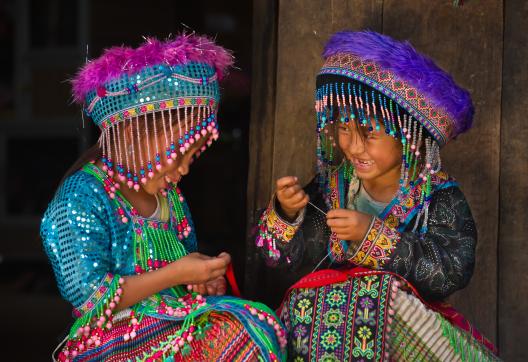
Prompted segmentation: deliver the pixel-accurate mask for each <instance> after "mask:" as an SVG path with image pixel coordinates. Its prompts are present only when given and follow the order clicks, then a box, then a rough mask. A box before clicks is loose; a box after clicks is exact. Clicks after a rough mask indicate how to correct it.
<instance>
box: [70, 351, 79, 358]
mask: <svg viewBox="0 0 528 362" xmlns="http://www.w3.org/2000/svg"><path fill="white" fill-rule="evenodd" d="M78 354H79V353H78V352H77V351H75V350H74V351H72V353H71V355H72V357H74V358H75V357H77V355H78Z"/></svg>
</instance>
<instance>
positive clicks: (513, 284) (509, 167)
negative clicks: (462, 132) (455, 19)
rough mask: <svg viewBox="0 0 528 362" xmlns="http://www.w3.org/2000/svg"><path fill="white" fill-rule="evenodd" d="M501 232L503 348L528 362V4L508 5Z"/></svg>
mask: <svg viewBox="0 0 528 362" xmlns="http://www.w3.org/2000/svg"><path fill="white" fill-rule="evenodd" d="M504 11H505V16H504V60H503V62H504V63H503V72H502V77H503V78H502V79H503V82H502V84H503V86H502V120H501V150H500V152H501V153H500V154H501V158H500V165H501V167H500V229H499V230H500V232H499V298H498V300H499V306H498V308H499V311H498V313H499V326H498V327H499V349H500V351H501V357H502V358H503V359H504V360H505V361H527V360H528V349H527V348H526V346H525V345H524V344H523V343H520V342H521V341H523V340H526V328H527V327H528V314H527V313H526V307H527V304H528V303H527V302H526V301H528V274H527V273H526V270H525V269H526V260H528V243H527V242H526V237H527V235H528V224H527V222H526V221H527V220H528V209H527V208H526V205H528V184H527V183H526V180H527V179H528V144H527V143H526V141H527V140H528V128H527V127H526V115H525V113H524V112H525V111H526V110H527V109H528V91H527V90H526V84H528V61H527V59H528V48H527V47H526V44H528V32H527V30H528V4H527V3H526V1H522V0H511V1H507V2H505V9H504Z"/></svg>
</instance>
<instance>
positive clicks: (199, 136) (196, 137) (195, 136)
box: [194, 133, 202, 141]
mask: <svg viewBox="0 0 528 362" xmlns="http://www.w3.org/2000/svg"><path fill="white" fill-rule="evenodd" d="M201 137H202V136H201V135H200V134H198V133H197V134H195V135H194V139H195V140H197V141H198V140H199V139H200V138H201Z"/></svg>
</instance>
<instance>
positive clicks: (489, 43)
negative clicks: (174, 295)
mask: <svg viewBox="0 0 528 362" xmlns="http://www.w3.org/2000/svg"><path fill="white" fill-rule="evenodd" d="M253 4H254V9H253V12H254V14H253V30H254V33H253V85H252V91H253V95H252V119H251V127H250V165H249V169H250V171H249V180H248V218H249V221H250V224H253V225H254V223H255V215H256V210H257V209H259V208H263V207H265V206H266V204H267V202H268V200H269V198H270V196H271V194H272V192H273V183H274V180H275V179H276V178H278V177H281V176H284V175H290V174H294V175H297V176H298V177H299V178H300V179H301V180H302V181H303V182H307V181H308V180H309V179H310V178H311V177H312V176H313V172H314V171H313V170H314V162H315V131H314V129H315V115H314V111H313V92H314V88H315V75H316V73H317V71H318V69H319V67H320V66H321V57H320V54H321V51H322V48H323V45H324V43H325V42H326V40H327V39H328V37H329V36H330V34H332V33H333V32H335V31H338V30H345V29H349V30H360V29H366V28H368V29H372V30H375V31H378V32H382V33H384V34H388V35H390V36H392V37H394V38H397V39H402V40H403V39H408V40H410V41H411V43H412V44H413V45H414V46H415V47H416V48H417V49H418V50H420V51H422V52H424V53H425V54H428V55H429V56H431V57H432V58H433V59H435V60H436V61H437V63H438V64H439V65H440V66H441V67H442V68H444V69H446V70H448V71H449V72H450V73H451V74H453V76H454V78H455V79H456V80H457V81H458V82H459V83H460V84H461V85H462V86H463V87H465V88H467V89H468V90H469V91H470V92H471V94H472V96H473V101H474V103H475V107H476V115H475V121H474V127H473V129H472V130H471V131H470V132H469V133H468V134H465V135H463V136H461V137H459V139H458V140H456V141H455V142H452V143H451V144H449V145H448V146H447V147H446V148H445V149H444V150H443V161H444V164H445V165H446V169H447V170H448V172H449V173H451V174H452V175H454V176H455V177H456V178H457V179H458V181H459V182H460V184H461V186H462V189H463V191H464V193H465V194H466V197H467V198H468V200H469V203H470V205H471V207H472V210H473V213H474V216H475V219H476V221H477V224H478V231H479V243H478V247H477V265H476V269H475V274H474V277H473V279H472V281H471V283H470V285H469V286H468V287H467V288H466V289H465V290H463V291H460V292H458V293H456V294H455V295H454V296H453V297H452V298H451V301H452V302H453V303H454V304H455V305H456V306H457V307H458V308H459V310H460V311H462V312H463V313H464V314H465V315H466V317H468V318H469V319H470V320H471V321H473V322H474V323H475V325H476V326H477V327H478V328H479V329H480V330H481V331H482V332H483V333H484V334H485V335H486V336H487V337H488V338H490V339H491V340H492V341H493V342H495V343H496V344H498V346H499V348H500V350H501V356H502V357H503V358H504V359H505V360H506V361H524V360H528V349H527V348H524V346H523V345H522V343H521V342H522V341H523V340H527V338H526V337H525V332H526V330H527V327H528V314H527V313H526V312H525V311H524V308H526V307H527V306H528V302H527V300H528V272H526V271H525V270H523V266H524V264H525V263H526V262H525V260H526V259H528V237H527V236H526V235H527V233H528V227H527V226H526V225H527V222H528V211H526V207H525V206H526V205H528V130H527V129H526V126H528V122H526V121H525V120H524V118H523V114H524V113H523V111H525V110H528V91H526V86H527V85H528V61H527V60H526V59H527V58H528V48H527V44H528V35H527V31H528V20H527V18H528V1H522V0H509V1H507V2H506V1H505V0H480V1H471V0H467V1H465V4H464V6H463V7H461V8H455V7H453V6H452V5H451V1H449V0H435V1H430V0H413V1H412V0H254V1H253ZM523 126H524V127H523ZM523 201H524V202H523ZM248 235H249V236H248V253H247V269H246V270H247V273H246V280H245V289H246V293H247V294H248V296H251V297H254V298H260V299H263V300H265V301H266V302H268V303H270V304H272V305H274V304H276V303H277V302H278V300H280V298H281V297H282V293H283V291H284V289H285V288H286V286H287V285H288V284H289V283H291V280H288V278H287V276H286V275H285V274H284V272H277V271H272V270H269V269H266V268H265V266H264V265H262V262H261V261H260V260H259V258H258V257H257V255H256V252H255V247H254V238H253V230H249V232H248Z"/></svg>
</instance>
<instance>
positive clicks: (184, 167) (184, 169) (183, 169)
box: [178, 157, 190, 176]
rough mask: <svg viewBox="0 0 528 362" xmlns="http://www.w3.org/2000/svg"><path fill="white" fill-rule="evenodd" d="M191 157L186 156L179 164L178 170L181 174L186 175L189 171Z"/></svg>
mask: <svg viewBox="0 0 528 362" xmlns="http://www.w3.org/2000/svg"><path fill="white" fill-rule="evenodd" d="M189 164H190V162H189V159H188V158H187V157H184V158H183V159H182V160H181V162H180V164H179V165H178V172H179V173H180V175H182V176H185V175H187V174H188V173H189Z"/></svg>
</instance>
